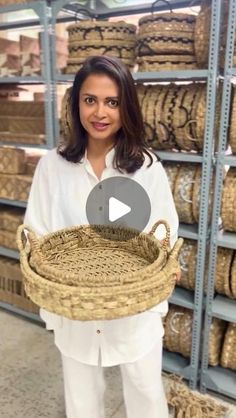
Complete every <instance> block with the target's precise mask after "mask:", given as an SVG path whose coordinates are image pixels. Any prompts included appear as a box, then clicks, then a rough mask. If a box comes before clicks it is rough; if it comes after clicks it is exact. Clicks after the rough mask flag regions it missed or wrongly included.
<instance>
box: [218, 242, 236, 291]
mask: <svg viewBox="0 0 236 418" xmlns="http://www.w3.org/2000/svg"><path fill="white" fill-rule="evenodd" d="M233 255H234V250H231V249H229V248H221V247H219V248H218V251H217V260H216V273H215V290H216V292H217V293H220V294H222V295H226V296H228V297H230V298H233V294H232V292H231V286H230V277H231V266H232V261H233Z"/></svg>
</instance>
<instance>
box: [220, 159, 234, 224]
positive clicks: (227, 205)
mask: <svg viewBox="0 0 236 418" xmlns="http://www.w3.org/2000/svg"><path fill="white" fill-rule="evenodd" d="M235 196H236V168H235V167H231V168H230V169H229V171H228V173H227V176H226V178H225V180H224V186H223V193H222V204H221V217H222V223H223V227H224V229H225V230H226V231H232V232H235V231H236V205H235Z"/></svg>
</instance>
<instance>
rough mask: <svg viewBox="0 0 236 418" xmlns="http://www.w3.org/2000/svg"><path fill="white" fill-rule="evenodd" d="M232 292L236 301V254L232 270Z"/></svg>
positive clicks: (235, 254)
mask: <svg viewBox="0 0 236 418" xmlns="http://www.w3.org/2000/svg"><path fill="white" fill-rule="evenodd" d="M231 291H232V295H233V298H234V299H236V253H234V258H233V264H232V268H231Z"/></svg>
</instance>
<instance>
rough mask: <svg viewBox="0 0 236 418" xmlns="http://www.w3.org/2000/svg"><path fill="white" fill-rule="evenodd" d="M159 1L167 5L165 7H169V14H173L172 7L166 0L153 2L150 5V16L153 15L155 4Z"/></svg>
mask: <svg viewBox="0 0 236 418" xmlns="http://www.w3.org/2000/svg"><path fill="white" fill-rule="evenodd" d="M160 1H162V3H165V4H167V5H168V6H169V9H170V12H171V13H173V9H172V6H171V4H170V2H169V1H168V0H156V1H154V2H153V3H152V8H151V13H152V14H153V13H154V8H155V6H156V4H157V3H160Z"/></svg>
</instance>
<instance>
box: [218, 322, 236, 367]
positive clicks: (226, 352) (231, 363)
mask: <svg viewBox="0 0 236 418" xmlns="http://www.w3.org/2000/svg"><path fill="white" fill-rule="evenodd" d="M235 347H236V324H232V323H229V325H228V328H227V331H226V334H225V338H224V344H223V349H222V353H221V361H220V364H221V366H222V367H227V368H229V369H233V370H236V351H235Z"/></svg>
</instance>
